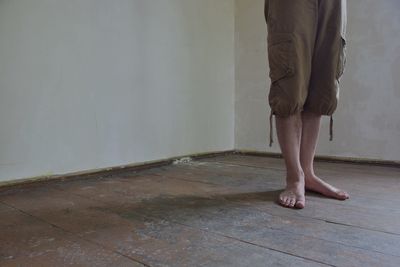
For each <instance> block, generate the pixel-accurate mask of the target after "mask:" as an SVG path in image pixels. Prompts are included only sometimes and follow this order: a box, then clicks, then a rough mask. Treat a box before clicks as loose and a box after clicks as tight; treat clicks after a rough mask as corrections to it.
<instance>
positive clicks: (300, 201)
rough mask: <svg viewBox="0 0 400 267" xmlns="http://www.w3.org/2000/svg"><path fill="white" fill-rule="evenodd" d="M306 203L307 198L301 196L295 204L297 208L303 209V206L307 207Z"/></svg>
mask: <svg viewBox="0 0 400 267" xmlns="http://www.w3.org/2000/svg"><path fill="white" fill-rule="evenodd" d="M305 203H306V201H305V199H303V198H300V199H298V200H297V201H296V204H295V205H294V206H295V207H296V208H298V209H303V208H304V207H305Z"/></svg>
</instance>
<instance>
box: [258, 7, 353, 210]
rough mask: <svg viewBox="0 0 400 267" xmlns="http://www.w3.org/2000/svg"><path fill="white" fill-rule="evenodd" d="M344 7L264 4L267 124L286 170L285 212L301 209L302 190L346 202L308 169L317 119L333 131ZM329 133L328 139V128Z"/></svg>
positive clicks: (282, 201)
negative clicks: (268, 81) (326, 122)
mask: <svg viewBox="0 0 400 267" xmlns="http://www.w3.org/2000/svg"><path fill="white" fill-rule="evenodd" d="M345 4H346V3H345V1H344V0H333V1H326V0H296V1H292V0H266V1H265V18H266V22H267V25H268V60H269V66H270V73H269V76H270V78H271V87H270V92H269V97H268V98H269V104H270V106H271V117H270V119H272V115H275V118H276V129H277V135H278V141H279V145H280V148H281V151H282V155H283V157H284V160H285V165H286V189H285V190H284V191H283V192H282V193H281V194H280V196H279V202H280V204H282V205H283V206H286V207H296V208H303V207H304V206H305V196H304V191H305V189H308V190H312V191H315V192H318V193H321V194H323V195H325V196H328V197H333V198H336V199H341V200H344V199H347V198H348V197H349V195H348V194H347V193H346V192H345V191H342V190H340V189H337V188H335V187H333V186H332V185H330V184H328V183H326V182H325V181H323V180H322V179H320V178H319V177H317V176H316V175H315V173H314V168H313V159H314V155H315V148H316V144H317V140H318V135H319V129H320V121H321V117H322V115H328V116H331V124H330V127H332V114H333V113H334V111H335V110H336V107H337V102H338V98H339V81H340V78H341V76H342V74H343V72H344V67H345V61H346V58H345V44H346V43H345V34H344V33H345V27H346V25H345V17H344V16H345V12H344V11H345V8H346V7H345ZM271 126H272V121H271ZM330 133H331V138H332V128H331V131H330ZM271 134H272V130H271ZM271 137H272V136H271ZM271 142H272V139H271Z"/></svg>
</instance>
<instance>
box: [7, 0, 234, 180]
mask: <svg viewBox="0 0 400 267" xmlns="http://www.w3.org/2000/svg"><path fill="white" fill-rule="evenodd" d="M233 98H234V1H233V0H218V1H216V0H201V1H199V0H151V1H147V0H146V1H144V0H113V1H109V0H68V1H66V0H35V1H32V0H0V181H6V180H13V179H17V178H25V177H32V176H40V175H48V174H62V173H68V172H74V171H82V170H88V169H96V168H103V167H109V166H116V165H124V164H129V163H135V162H142V161H148V160H156V159H162V158H167V157H171V156H178V155H184V154H189V153H197V152H207V151H217V150H227V149H233V144H234V129H233V123H234V114H233V110H234V99H233Z"/></svg>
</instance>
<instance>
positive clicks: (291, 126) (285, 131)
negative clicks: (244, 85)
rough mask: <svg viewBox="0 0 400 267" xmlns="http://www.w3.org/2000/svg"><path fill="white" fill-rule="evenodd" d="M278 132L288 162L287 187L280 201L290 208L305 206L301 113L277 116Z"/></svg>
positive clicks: (280, 196) (283, 153)
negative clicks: (301, 156)
mask: <svg viewBox="0 0 400 267" xmlns="http://www.w3.org/2000/svg"><path fill="white" fill-rule="evenodd" d="M275 119H276V132H277V135H278V141H279V145H280V147H281V151H282V155H283V157H284V159H285V164H286V189H285V190H284V191H283V192H282V193H281V194H280V195H279V203H280V204H281V205H283V206H285V207H290V208H293V207H295V208H304V205H305V197H304V173H303V170H302V168H301V164H300V142H301V128H302V126H301V124H302V123H301V115H300V113H296V114H294V115H291V116H289V117H280V116H278V115H277V116H275Z"/></svg>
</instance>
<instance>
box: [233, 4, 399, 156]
mask: <svg viewBox="0 0 400 267" xmlns="http://www.w3.org/2000/svg"><path fill="white" fill-rule="evenodd" d="M263 8H264V0H254V1H248V0H236V14H235V31H236V35H235V36H236V37H235V54H236V56H235V58H236V61H235V71H236V74H235V83H236V88H235V147H236V148H238V149H249V150H258V151H270V152H280V150H279V146H278V142H277V139H276V132H274V139H275V143H274V145H273V147H272V148H270V147H269V146H268V143H269V142H268V136H269V135H268V132H269V126H268V116H269V112H270V109H269V106H268V102H267V93H268V90H269V78H268V72H269V69H268V66H267V51H266V46H265V44H266V36H267V32H266V25H265V20H264V13H263V12H264V10H263ZM399 12H400V2H399V1H398V0H385V1H373V0H365V1H348V27H347V37H348V50H347V52H348V61H347V67H346V72H345V74H344V76H343V79H342V89H341V92H340V100H339V106H338V109H337V111H336V112H335V114H334V129H333V130H334V132H333V134H334V139H333V141H331V142H330V141H329V129H328V126H329V117H327V116H324V117H323V125H322V128H321V133H320V139H319V144H318V149H317V154H319V155H329V156H344V157H361V158H368V159H383V160H400V34H399V29H400V16H399V14H400V13H399ZM274 130H275V129H274Z"/></svg>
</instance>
